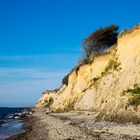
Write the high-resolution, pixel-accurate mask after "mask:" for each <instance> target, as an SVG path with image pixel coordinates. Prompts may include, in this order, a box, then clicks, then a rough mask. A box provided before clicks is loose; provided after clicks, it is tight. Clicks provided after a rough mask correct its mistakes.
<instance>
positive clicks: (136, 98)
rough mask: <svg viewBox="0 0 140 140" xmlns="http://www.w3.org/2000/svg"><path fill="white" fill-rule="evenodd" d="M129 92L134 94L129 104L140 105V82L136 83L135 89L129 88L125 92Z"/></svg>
mask: <svg viewBox="0 0 140 140" xmlns="http://www.w3.org/2000/svg"><path fill="white" fill-rule="evenodd" d="M128 92H129V93H131V94H132V98H131V99H129V104H130V105H140V87H139V86H138V84H134V88H133V89H128V90H126V91H124V93H128Z"/></svg>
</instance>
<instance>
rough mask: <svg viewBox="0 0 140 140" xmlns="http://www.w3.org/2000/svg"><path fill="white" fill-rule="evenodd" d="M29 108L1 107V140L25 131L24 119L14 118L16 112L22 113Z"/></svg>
mask: <svg viewBox="0 0 140 140" xmlns="http://www.w3.org/2000/svg"><path fill="white" fill-rule="evenodd" d="M26 109H27V108H7V107H0V140H5V139H6V138H8V137H10V136H13V135H16V134H19V133H23V132H24V130H23V129H22V126H23V120H21V119H19V118H16V119H14V118H12V116H13V115H14V114H17V113H22V112H24V111H25V110H26Z"/></svg>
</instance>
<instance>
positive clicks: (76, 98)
mask: <svg viewBox="0 0 140 140" xmlns="http://www.w3.org/2000/svg"><path fill="white" fill-rule="evenodd" d="M139 87H140V26H136V27H134V28H133V29H131V30H129V31H127V32H124V33H122V34H121V35H120V36H119V37H118V41H117V45H115V46H114V47H112V49H110V50H109V51H108V52H107V53H105V54H102V55H99V56H97V57H95V58H94V60H93V61H92V63H90V64H84V65H82V66H80V67H79V68H78V69H75V70H73V71H72V72H71V73H70V74H69V77H68V85H62V87H61V88H60V90H59V91H57V93H55V96H56V98H54V102H53V104H52V105H51V108H52V109H53V111H61V112H62V111H69V110H73V109H74V110H90V111H96V112H99V116H98V118H100V119H108V120H115V121H119V122H120V121H121V120H122V121H123V122H124V121H126V122H127V121H135V122H138V121H139V116H140V105H139V104H140V91H139ZM135 91H136V93H135ZM48 95H49V94H46V95H44V96H42V98H41V99H40V101H39V102H41V101H42V103H43V100H45V99H46V97H47V96H48ZM42 103H41V104H40V105H39V106H42V105H43V104H42ZM38 104H39V103H38ZM38 104H37V106H38ZM134 118H135V119H134Z"/></svg>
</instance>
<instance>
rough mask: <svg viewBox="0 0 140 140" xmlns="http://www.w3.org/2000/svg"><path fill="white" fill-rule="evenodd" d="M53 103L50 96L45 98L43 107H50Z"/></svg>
mask: <svg viewBox="0 0 140 140" xmlns="http://www.w3.org/2000/svg"><path fill="white" fill-rule="evenodd" d="M52 103H53V98H52V97H50V98H49V99H48V100H45V107H50V106H51V104H52Z"/></svg>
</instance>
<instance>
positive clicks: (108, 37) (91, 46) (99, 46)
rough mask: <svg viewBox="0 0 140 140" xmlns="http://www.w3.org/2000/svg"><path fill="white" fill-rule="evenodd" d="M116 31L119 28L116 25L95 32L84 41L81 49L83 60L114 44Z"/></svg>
mask: <svg viewBox="0 0 140 140" xmlns="http://www.w3.org/2000/svg"><path fill="white" fill-rule="evenodd" d="M118 29H119V27H118V26H117V25H110V26H108V27H106V28H100V29H98V30H96V31H95V32H94V33H92V34H91V35H89V36H88V37H87V38H86V39H84V40H83V47H84V55H85V58H86V59H89V58H90V57H93V56H95V55H97V54H98V53H99V52H103V51H104V50H106V49H107V48H109V47H111V46H112V45H114V44H116V42H117V36H118V32H117V31H118Z"/></svg>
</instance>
